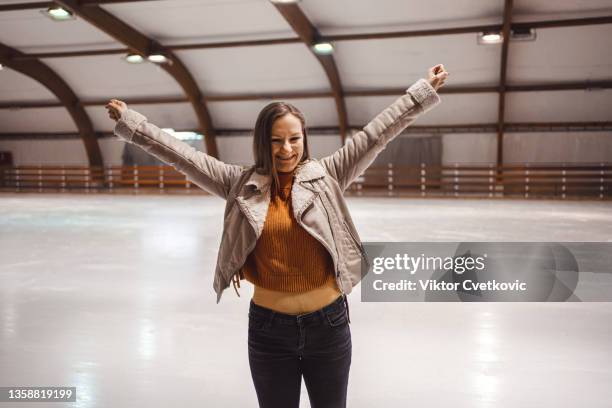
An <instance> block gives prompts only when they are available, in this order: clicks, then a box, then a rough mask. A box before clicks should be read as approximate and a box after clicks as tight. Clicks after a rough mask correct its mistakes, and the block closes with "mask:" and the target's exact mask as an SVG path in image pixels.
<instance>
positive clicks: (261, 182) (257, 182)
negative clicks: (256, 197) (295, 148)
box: [245, 159, 325, 190]
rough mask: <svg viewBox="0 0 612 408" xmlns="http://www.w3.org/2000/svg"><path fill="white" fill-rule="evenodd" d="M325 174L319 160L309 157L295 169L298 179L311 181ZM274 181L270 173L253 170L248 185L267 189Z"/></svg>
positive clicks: (296, 178)
mask: <svg viewBox="0 0 612 408" xmlns="http://www.w3.org/2000/svg"><path fill="white" fill-rule="evenodd" d="M324 176H325V169H324V168H323V166H322V165H321V163H319V162H318V161H317V160H313V159H308V160H306V161H304V162H302V163H300V164H298V165H297V167H296V169H295V180H296V181H310V180H314V179H318V178H321V177H324ZM271 181H272V177H271V176H270V175H268V174H259V173H258V172H257V171H256V170H254V171H253V173H252V174H251V176H250V177H249V179H248V180H247V182H246V183H245V185H246V186H248V185H252V186H254V187H255V188H256V189H257V190H265V189H266V188H267V187H268V186H269V185H270V184H271Z"/></svg>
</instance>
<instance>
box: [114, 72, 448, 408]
mask: <svg viewBox="0 0 612 408" xmlns="http://www.w3.org/2000/svg"><path fill="white" fill-rule="evenodd" d="M448 75H449V74H448V72H447V71H446V70H445V69H444V66H443V65H441V64H440V65H436V66H434V67H432V68H431V69H430V70H429V72H428V78H427V80H425V79H420V80H418V81H417V82H416V83H415V84H413V85H412V86H411V87H410V88H409V89H408V90H407V92H406V94H405V95H404V96H402V97H400V98H399V99H397V100H396V101H395V102H394V103H393V104H391V106H389V107H388V108H386V109H385V110H384V111H383V112H382V113H380V114H379V115H378V116H377V117H376V118H375V119H374V120H372V121H371V122H370V123H369V124H368V125H367V126H366V127H365V128H364V129H363V130H362V131H360V132H358V133H357V134H356V135H355V136H353V137H352V138H350V139H349V140H348V141H347V143H346V144H345V145H344V146H343V147H342V148H340V149H339V150H337V151H336V152H335V153H333V154H332V155H330V156H327V157H325V158H322V159H320V160H316V159H312V158H310V155H309V152H308V138H307V133H306V126H305V120H304V116H303V115H302V113H300V111H299V110H297V108H295V107H294V106H292V105H290V104H287V103H282V102H277V103H271V104H269V105H268V106H266V107H265V108H264V109H263V110H262V111H261V112H260V114H259V116H258V118H257V122H256V124H255V133H254V139H253V152H254V155H255V165H254V166H251V167H249V168H243V167H241V166H237V165H230V164H226V163H223V162H221V161H219V160H217V159H215V158H212V157H210V156H208V155H206V154H204V153H202V152H199V151H196V150H195V149H194V148H192V147H191V146H189V145H187V144H185V143H183V142H181V141H179V140H178V139H175V138H173V137H172V136H170V135H169V134H167V133H165V132H163V131H161V130H160V129H159V128H158V127H157V126H155V125H153V124H150V123H148V122H147V120H146V118H145V117H144V116H142V115H140V114H139V113H137V112H134V111H132V110H129V109H128V108H127V105H126V104H125V103H123V102H121V101H118V100H115V99H113V100H111V101H110V102H109V103H108V105H107V106H106V108H107V110H108V114H109V116H110V117H111V118H112V119H113V120H115V121H117V124H116V127H115V134H116V135H117V136H119V137H120V138H122V139H124V140H126V141H127V142H130V143H134V144H136V145H138V146H140V147H141V148H143V149H144V150H146V151H148V152H149V153H151V154H152V155H154V156H155V157H157V158H159V159H161V160H162V161H164V162H166V163H168V164H170V165H172V166H174V167H175V168H176V169H177V170H178V171H180V172H182V173H184V174H185V175H186V176H187V177H188V179H189V180H191V181H192V182H193V183H195V184H196V185H198V186H200V187H201V188H203V189H204V190H207V191H208V192H210V193H212V194H216V195H218V196H220V197H223V198H224V199H226V207H225V216H224V217H225V220H224V228H223V234H222V239H221V245H220V250H219V255H218V259H217V266H216V270H215V278H214V285H213V286H214V288H215V291H216V293H217V303H218V302H219V300H220V299H221V294H222V293H223V291H224V289H225V288H227V287H228V286H229V284H230V282H232V283H233V284H234V289H235V290H236V293H238V289H237V287H240V280H241V279H246V280H248V281H250V282H252V283H253V284H254V286H255V291H254V294H253V298H252V299H251V302H250V309H249V332H248V346H249V365H250V368H251V375H252V377H253V382H254V384H255V390H256V392H257V398H258V400H259V405H260V407H264V408H274V407H282V408H290V407H298V406H299V399H300V388H301V381H302V376H303V377H304V381H305V383H306V387H307V389H308V395H309V398H310V402H311V406H312V407H313V408H321V407H334V408H336V407H344V406H346V394H347V386H348V376H349V369H350V364H351V350H352V349H351V333H350V329H349V326H348V323H349V322H350V320H349V314H348V302H347V300H346V295H347V294H348V293H350V292H351V290H352V288H353V287H354V286H355V285H357V283H359V281H360V279H361V268H360V265H361V261H362V259H364V253H363V249H362V246H361V241H360V240H359V236H358V234H357V231H356V230H355V227H354V225H353V222H352V220H351V217H350V214H349V212H348V208H347V206H346V203H345V201H344V198H343V192H344V190H345V189H346V188H347V187H348V186H349V185H350V184H351V182H352V181H353V180H354V179H355V178H357V177H358V176H359V175H361V174H362V173H363V172H364V171H365V170H366V168H367V167H368V166H369V165H370V164H371V163H372V162H373V161H374V159H375V158H376V156H377V155H378V154H379V153H380V152H381V151H382V150H383V149H384V148H385V146H386V145H387V143H389V142H390V141H391V140H392V139H393V138H394V137H395V136H397V135H398V134H399V133H400V132H401V131H402V130H403V129H405V128H406V127H407V126H408V125H409V124H410V123H412V122H413V121H414V120H415V119H416V118H417V117H418V116H419V115H420V114H422V113H424V112H426V111H427V110H429V109H431V108H432V107H433V106H435V105H436V104H437V103H439V101H440V99H439V96H438V94H437V92H436V91H437V90H438V89H439V88H440V87H441V86H443V85H444V81H445V80H446V79H447V77H448Z"/></svg>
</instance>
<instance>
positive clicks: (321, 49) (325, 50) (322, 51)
mask: <svg viewBox="0 0 612 408" xmlns="http://www.w3.org/2000/svg"><path fill="white" fill-rule="evenodd" d="M312 49H313V51H314V52H315V53H317V54H319V55H330V54H332V53H333V52H334V46H333V45H331V43H328V42H318V43H315V44H314V45H313V46H312Z"/></svg>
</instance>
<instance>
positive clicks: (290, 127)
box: [271, 113, 304, 173]
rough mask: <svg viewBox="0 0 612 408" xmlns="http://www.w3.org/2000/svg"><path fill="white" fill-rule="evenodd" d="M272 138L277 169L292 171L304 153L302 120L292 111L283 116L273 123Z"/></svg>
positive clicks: (285, 171) (279, 170)
mask: <svg viewBox="0 0 612 408" xmlns="http://www.w3.org/2000/svg"><path fill="white" fill-rule="evenodd" d="M271 138H272V156H273V157H274V162H275V163H276V171H278V172H282V173H290V172H292V171H293V170H294V169H295V168H296V167H297V165H298V163H299V162H300V160H301V159H302V155H303V154H304V135H303V134H302V122H300V120H299V119H298V118H297V117H295V116H293V115H292V114H290V113H288V114H286V115H284V116H281V117H280V118H278V119H276V120H275V121H274V123H273V124H272V134H271Z"/></svg>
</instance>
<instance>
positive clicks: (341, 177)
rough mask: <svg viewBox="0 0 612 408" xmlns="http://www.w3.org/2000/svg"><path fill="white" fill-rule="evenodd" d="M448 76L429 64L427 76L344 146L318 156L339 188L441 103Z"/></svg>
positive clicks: (343, 186) (350, 181)
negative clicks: (441, 95)
mask: <svg viewBox="0 0 612 408" xmlns="http://www.w3.org/2000/svg"><path fill="white" fill-rule="evenodd" d="M448 75H449V74H448V72H447V71H446V70H445V69H444V66H443V65H442V64H439V65H436V66H434V67H431V68H430V69H429V71H428V78H427V79H419V80H418V81H417V82H415V83H414V84H413V85H412V86H411V87H410V88H408V89H407V91H406V94H405V95H404V96H402V97H400V98H399V99H397V100H396V101H395V102H393V103H392V104H391V105H390V106H389V107H387V108H386V109H385V110H384V111H382V112H381V113H379V114H378V115H377V116H376V117H375V118H374V119H373V120H372V121H370V123H368V124H367V125H366V126H365V127H364V128H363V130H361V131H359V132H358V133H357V134H355V135H354V136H353V137H352V138H350V139H348V140H347V142H346V144H345V145H344V146H342V147H341V148H340V149H338V150H337V151H336V152H334V153H333V154H331V155H330V156H327V157H324V158H322V159H321V163H322V164H323V166H324V167H325V168H326V170H327V172H328V173H329V174H330V175H331V176H332V177H334V178H335V179H336V180H337V181H338V184H339V185H340V188H341V189H342V190H346V188H347V187H348V186H349V185H350V184H351V183H352V182H353V181H354V180H355V179H356V178H357V177H359V176H360V175H361V174H363V172H364V171H365V170H366V169H367V168H368V167H369V166H370V164H372V162H373V161H374V159H376V156H378V154H379V153H380V152H382V151H383V150H384V149H385V147H386V146H387V144H388V143H389V142H390V141H391V140H393V138H394V137H395V136H397V135H398V134H400V133H401V132H402V131H403V130H404V129H405V128H407V127H408V126H409V125H410V124H411V123H412V122H414V121H415V120H416V118H418V117H419V116H420V115H421V114H423V113H425V112H427V111H428V110H430V109H431V108H433V107H434V106H436V105H437V104H438V103H439V102H440V97H439V96H438V93H437V90H438V89H439V88H440V87H441V86H443V85H444V81H446V79H447V78H448Z"/></svg>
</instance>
